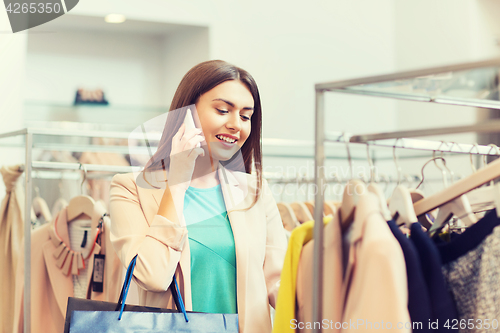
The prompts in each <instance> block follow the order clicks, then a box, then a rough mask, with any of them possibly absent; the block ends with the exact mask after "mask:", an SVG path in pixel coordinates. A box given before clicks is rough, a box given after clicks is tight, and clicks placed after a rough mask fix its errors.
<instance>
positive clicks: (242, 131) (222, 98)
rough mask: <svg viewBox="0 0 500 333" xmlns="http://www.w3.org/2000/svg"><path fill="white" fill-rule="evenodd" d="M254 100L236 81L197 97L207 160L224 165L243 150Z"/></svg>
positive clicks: (249, 129) (228, 82) (197, 107)
mask: <svg viewBox="0 0 500 333" xmlns="http://www.w3.org/2000/svg"><path fill="white" fill-rule="evenodd" d="M253 108H254V100H253V97H252V94H251V93H250V90H248V88H247V87H246V86H245V85H244V84H243V83H242V82H241V81H237V80H230V81H225V82H223V83H221V84H219V85H218V86H216V87H215V88H213V89H211V90H209V91H207V92H206V93H204V94H203V95H201V96H200V98H199V99H198V102H197V103H196V110H197V112H198V117H199V119H200V122H201V126H202V128H203V135H204V136H205V140H206V142H207V146H208V152H209V154H210V156H211V157H212V158H213V159H214V160H216V161H227V160H229V159H230V158H231V157H233V155H234V154H235V153H236V152H237V151H238V150H239V149H240V148H241V147H242V146H243V144H244V143H245V141H246V140H247V139H248V136H249V135H250V131H251V121H250V119H251V117H252V114H253Z"/></svg>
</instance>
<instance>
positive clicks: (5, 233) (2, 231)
mask: <svg viewBox="0 0 500 333" xmlns="http://www.w3.org/2000/svg"><path fill="white" fill-rule="evenodd" d="M0 172H1V173H2V177H3V181H4V183H5V189H6V194H5V197H4V198H3V200H2V203H1V206H0V216H1V220H0V295H1V297H0V325H1V331H0V332H1V333H5V332H8V333H11V332H12V325H13V315H14V290H15V285H16V280H15V272H16V269H17V265H22V264H23V263H22V261H20V259H19V258H20V256H21V251H22V250H23V235H24V211H23V209H24V193H23V191H22V187H21V186H22V185H21V184H20V183H19V181H18V180H19V177H20V176H21V174H22V171H19V165H14V166H4V167H2V168H1V169H0ZM20 283H22V281H21V282H20Z"/></svg>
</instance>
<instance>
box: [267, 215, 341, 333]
mask: <svg viewBox="0 0 500 333" xmlns="http://www.w3.org/2000/svg"><path fill="white" fill-rule="evenodd" d="M331 220H332V217H331V216H326V217H324V218H323V223H324V224H327V223H328V222H330V221H331ZM313 229H314V221H308V222H304V223H302V224H301V225H300V226H298V227H297V228H295V229H293V231H292V234H291V236H290V240H289V241H288V249H287V251H286V255H285V262H284V264H283V269H282V271H281V281H280V289H279V291H278V301H277V303H276V314H275V317H274V326H273V333H284V332H294V331H295V330H294V329H293V328H292V327H293V326H292V325H291V324H290V321H291V320H292V319H295V304H296V285H297V267H298V266H299V260H300V252H301V251H302V247H303V246H304V245H305V244H306V243H307V242H309V241H310V240H311V239H312V237H313Z"/></svg>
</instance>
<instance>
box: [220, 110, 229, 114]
mask: <svg viewBox="0 0 500 333" xmlns="http://www.w3.org/2000/svg"><path fill="white" fill-rule="evenodd" d="M217 111H219V112H220V113H222V114H225V113H228V112H229V111H227V110H221V109H217Z"/></svg>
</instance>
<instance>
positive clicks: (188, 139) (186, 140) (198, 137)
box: [180, 129, 205, 151]
mask: <svg viewBox="0 0 500 333" xmlns="http://www.w3.org/2000/svg"><path fill="white" fill-rule="evenodd" d="M203 140H205V138H204V136H203V134H202V131H201V130H198V129H193V130H189V131H186V133H185V134H184V136H183V137H182V139H181V143H180V147H182V149H181V151H184V150H190V149H191V148H193V147H195V146H196V144H197V143H198V142H202V141H203Z"/></svg>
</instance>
